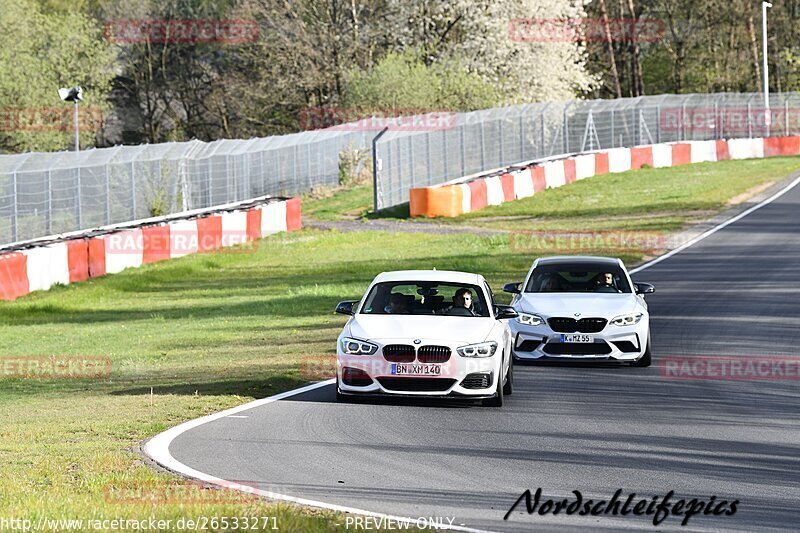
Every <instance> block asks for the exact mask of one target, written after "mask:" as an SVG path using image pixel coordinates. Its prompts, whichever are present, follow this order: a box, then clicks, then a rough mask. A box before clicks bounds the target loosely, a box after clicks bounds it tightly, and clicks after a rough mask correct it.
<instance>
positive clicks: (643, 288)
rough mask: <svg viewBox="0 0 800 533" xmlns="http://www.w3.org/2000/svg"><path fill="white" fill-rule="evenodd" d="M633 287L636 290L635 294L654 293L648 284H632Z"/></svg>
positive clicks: (653, 288)
mask: <svg viewBox="0 0 800 533" xmlns="http://www.w3.org/2000/svg"><path fill="white" fill-rule="evenodd" d="M633 286H634V288H635V289H636V294H653V293H654V292H656V288H655V287H654V286H653V285H651V284H650V283H634V284H633Z"/></svg>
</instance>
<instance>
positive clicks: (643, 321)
mask: <svg viewBox="0 0 800 533" xmlns="http://www.w3.org/2000/svg"><path fill="white" fill-rule="evenodd" d="M503 290H504V291H506V292H510V293H512V294H515V296H514V299H513V300H512V302H511V305H512V306H513V307H514V309H515V310H516V311H517V313H518V315H519V316H518V317H517V318H516V319H514V320H513V321H512V322H511V329H512V331H513V333H514V349H513V351H514V358H515V359H517V360H559V361H584V362H585V361H614V362H620V363H629V364H632V365H635V366H650V363H651V361H652V355H651V349H650V315H649V314H648V311H647V303H646V302H645V301H644V295H645V294H651V293H653V292H655V288H654V287H653V286H652V285H650V284H649V283H634V282H633V281H631V278H630V276H629V275H628V271H627V270H626V269H625V265H624V264H623V263H622V261H621V260H620V259H615V258H610V257H588V256H564V257H546V258H539V259H537V260H536V261H534V263H533V266H532V267H531V269H530V271H529V272H528V276H527V277H526V278H525V281H524V282H521V283H507V284H506V285H505V287H503Z"/></svg>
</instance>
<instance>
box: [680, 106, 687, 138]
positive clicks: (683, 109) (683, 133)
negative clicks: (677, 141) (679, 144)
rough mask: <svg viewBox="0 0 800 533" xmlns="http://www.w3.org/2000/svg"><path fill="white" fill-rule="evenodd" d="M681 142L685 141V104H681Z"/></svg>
mask: <svg viewBox="0 0 800 533" xmlns="http://www.w3.org/2000/svg"><path fill="white" fill-rule="evenodd" d="M681 140H682V141H685V140H686V102H685V101H684V102H683V103H682V104H681Z"/></svg>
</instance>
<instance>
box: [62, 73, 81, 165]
mask: <svg viewBox="0 0 800 533" xmlns="http://www.w3.org/2000/svg"><path fill="white" fill-rule="evenodd" d="M58 96H60V97H61V99H62V100H63V101H65V102H75V112H74V121H75V151H76V152H79V151H80V149H81V147H80V131H79V130H78V102H80V101H82V100H83V89H81V88H80V87H71V88H61V89H59V90H58Z"/></svg>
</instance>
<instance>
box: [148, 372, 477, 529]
mask: <svg viewBox="0 0 800 533" xmlns="http://www.w3.org/2000/svg"><path fill="white" fill-rule="evenodd" d="M335 382H336V380H335V379H329V380H326V381H320V382H318V383H312V384H311V385H306V386H304V387H300V388H299V389H294V390H290V391H286V392H282V393H280V394H276V395H274V396H270V397H268V398H262V399H260V400H254V401H252V402H248V403H245V404H242V405H239V406H236V407H232V408H230V409H226V410H224V411H220V412H218V413H213V414H210V415H206V416H202V417H200V418H195V419H194V420H189V421H187V422H184V423H182V424H179V425H177V426H175V427H173V428H170V429H168V430H166V431H164V432H162V433H159V434H158V435H156V436H155V437H153V438H152V439H150V440H149V441H147V442H146V443H145V445H144V446H143V447H142V451H143V452H144V453H145V455H147V456H148V457H150V458H151V459H152V460H154V461H155V462H156V463H158V464H159V465H161V466H162V467H164V468H166V469H168V470H172V471H174V472H177V473H179V474H181V475H183V476H186V477H189V478H192V479H196V480H198V481H202V482H205V483H208V484H211V485H217V486H219V487H223V488H225V489H233V490H239V491H242V492H247V493H250V494H256V495H258V496H262V497H264V498H268V499H271V500H279V501H285V502H290V503H295V504H298V505H307V506H310V507H317V508H320V509H327V510H329V511H336V512H341V513H350V514H358V515H363V516H372V517H376V518H385V519H389V520H393V521H395V522H403V523H409V524H415V523H416V521H417V519H416V518H411V517H405V516H396V515H389V514H384V513H378V512H374V511H367V510H364V509H357V508H354V507H347V506H343V505H335V504H331V503H326V502H320V501H316V500H308V499H305V498H297V497H294V496H288V495H285V494H278V493H276V492H271V491H267V490H263V489H258V488H255V487H253V486H250V485H246V484H242V483H236V482H231V481H227V480H225V479H222V478H218V477H214V476H211V475H209V474H206V473H205V472H200V471H199V470H195V469H194V468H191V467H190V466H187V465H185V464H183V463H181V462H180V461H178V460H177V459H175V458H174V457H173V456H172V454H171V453H170V451H169V446H170V444H172V441H173V440H175V439H176V438H177V437H179V436H180V435H181V434H183V433H185V432H186V431H189V430H190V429H194V428H196V427H198V426H202V425H204V424H207V423H209V422H213V421H214V420H219V419H220V418H224V417H227V416H230V415H232V414H236V413H241V412H242V411H247V410H250V409H253V408H256V407H260V406H262V405H267V404H270V403H273V402H276V401H278V400H282V399H284V398H290V397H292V396H296V395H298V394H303V393H305V392H309V391H312V390H315V389H318V388H321V387H325V386H327V385H333V384H334V383H335ZM429 525H430V526H432V527H434V528H437V529H447V530H452V531H466V532H469V533H490V532H488V531H486V530H481V529H473V528H469V527H465V526H458V525H445V524H442V525H441V526H439V525H438V524H429Z"/></svg>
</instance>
